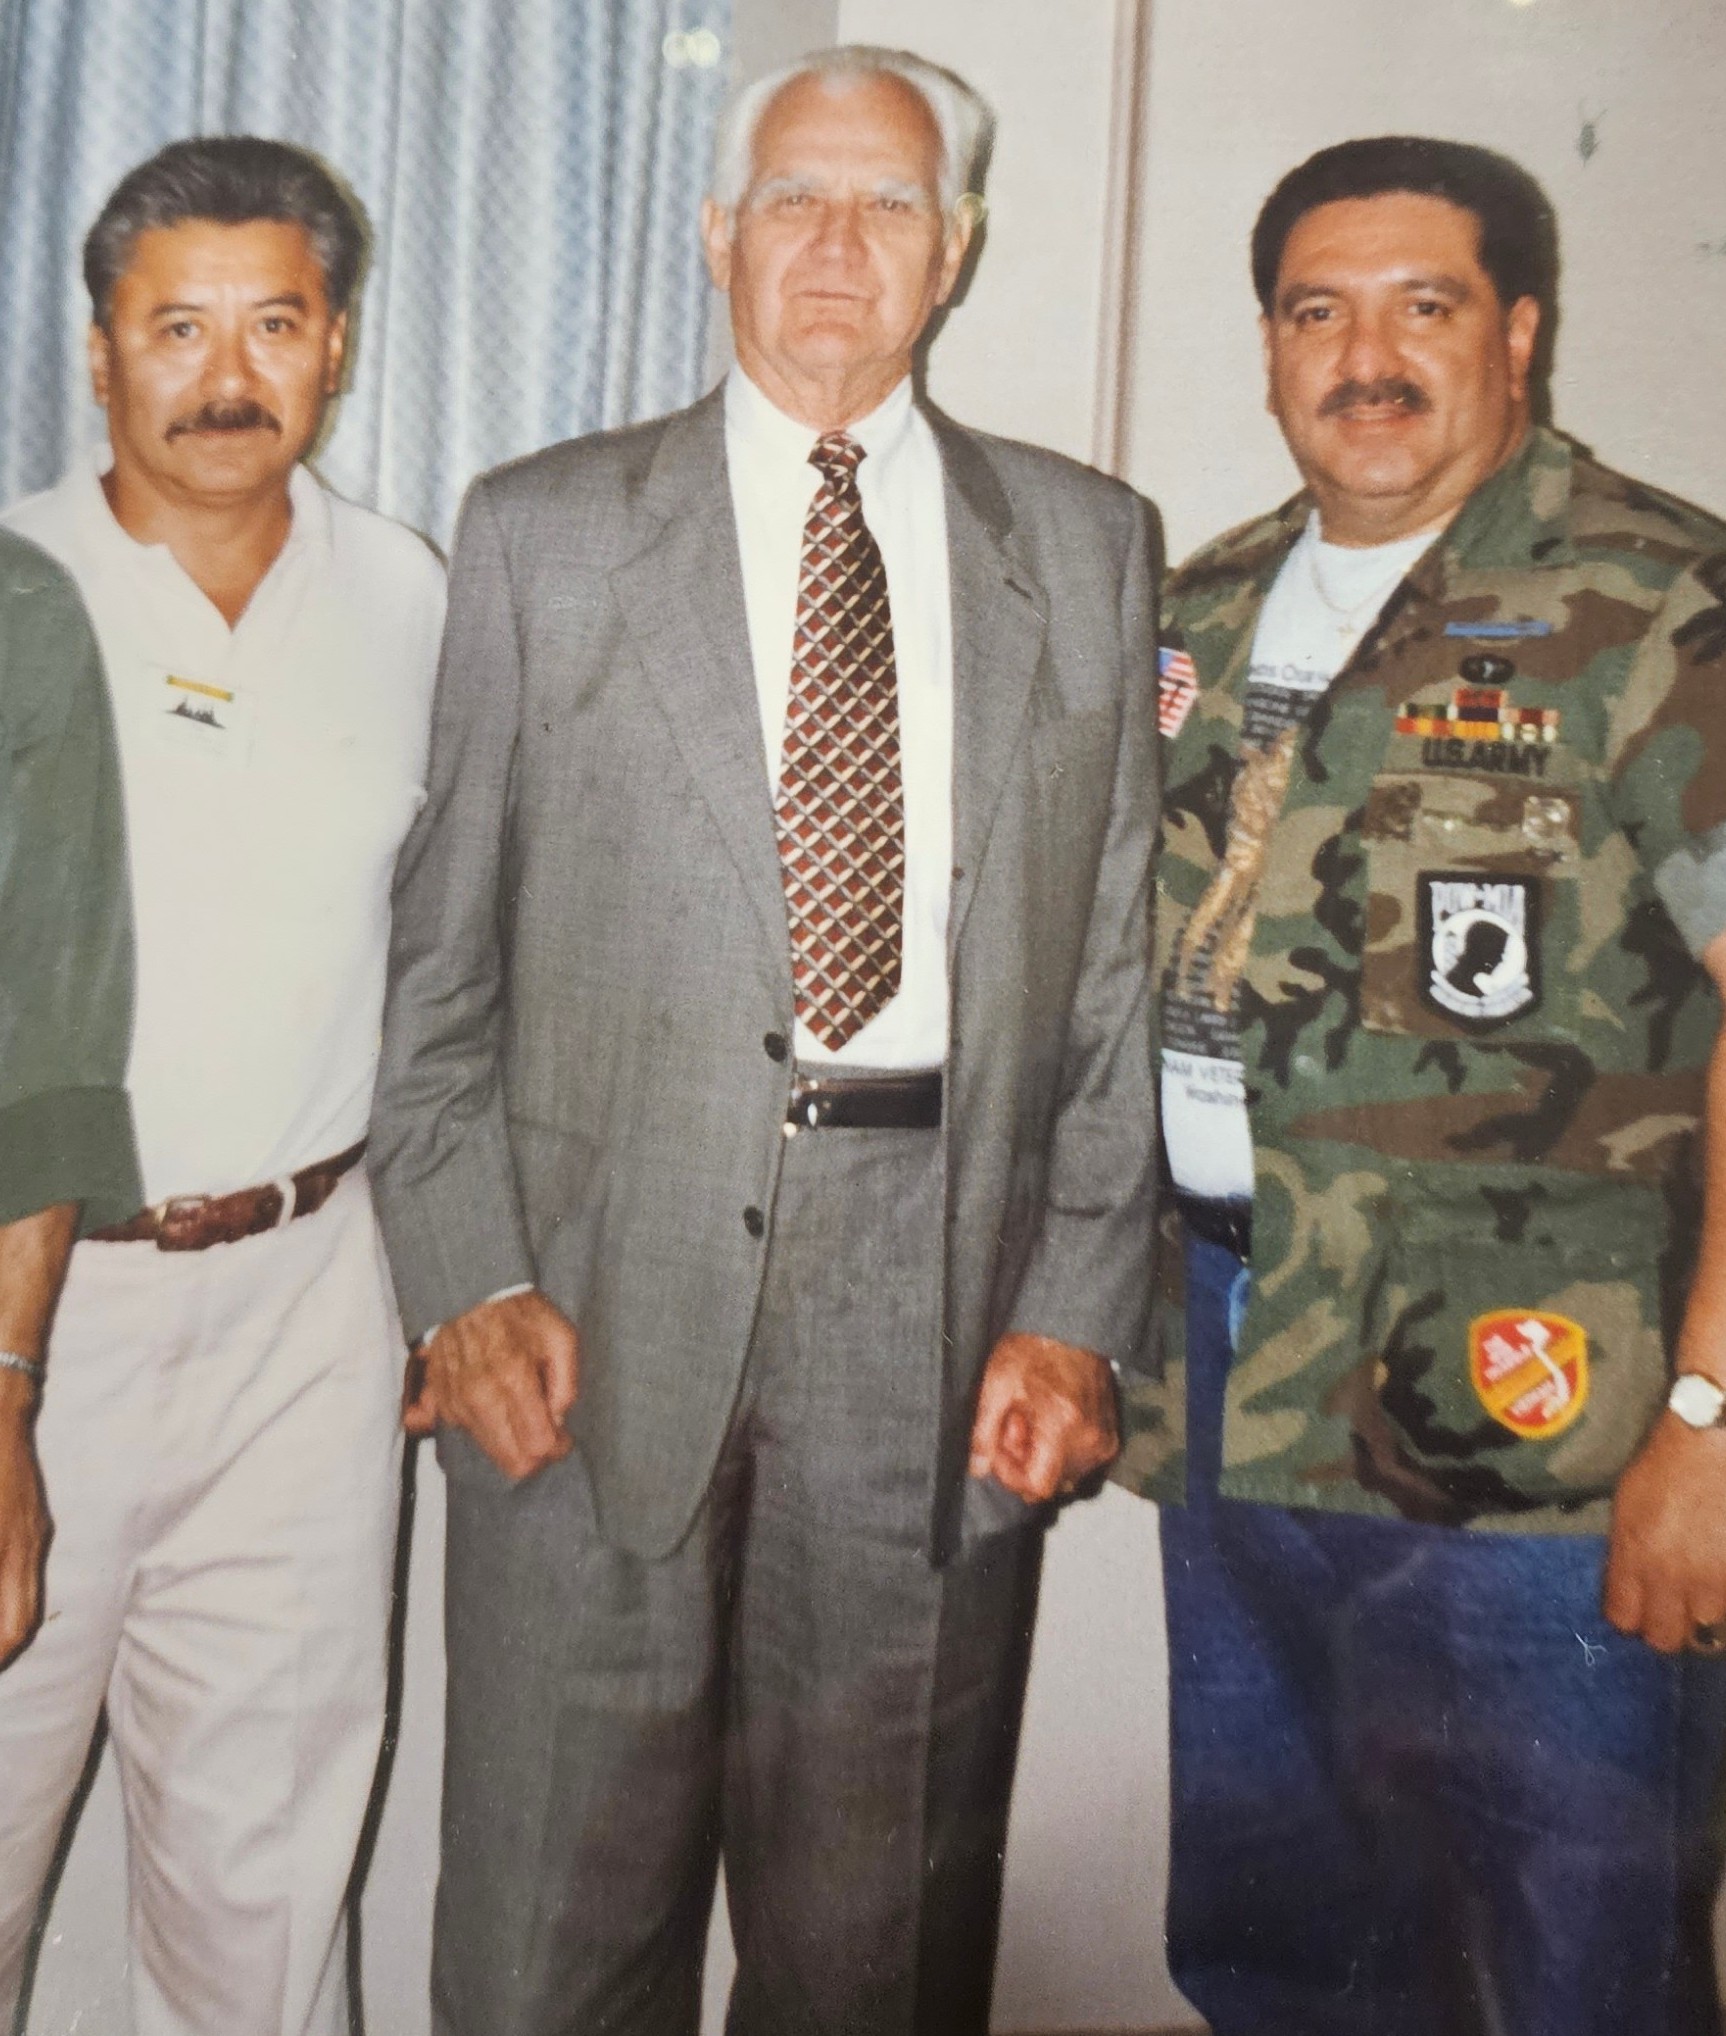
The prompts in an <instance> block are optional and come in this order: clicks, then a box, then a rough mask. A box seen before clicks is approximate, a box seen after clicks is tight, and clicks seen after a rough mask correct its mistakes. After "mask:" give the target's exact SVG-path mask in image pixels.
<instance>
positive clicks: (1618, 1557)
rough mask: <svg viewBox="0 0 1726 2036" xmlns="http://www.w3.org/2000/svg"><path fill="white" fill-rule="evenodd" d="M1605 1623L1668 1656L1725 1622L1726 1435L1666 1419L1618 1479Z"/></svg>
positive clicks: (1662, 1418) (1725, 1431) (1667, 1416)
mask: <svg viewBox="0 0 1726 2036" xmlns="http://www.w3.org/2000/svg"><path fill="white" fill-rule="evenodd" d="M1606 1616H1607V1618H1608V1619H1610V1620H1611V1621H1612V1623H1613V1625H1614V1626H1616V1627H1617V1628H1618V1630H1619V1631H1620V1632H1621V1633H1640V1634H1641V1636H1642V1638H1643V1639H1644V1640H1646V1641H1647V1642H1648V1644H1649V1646H1650V1647H1655V1648H1658V1649H1659V1650H1660V1652H1661V1653H1662V1654H1674V1653H1676V1652H1677V1650H1678V1649H1679V1648H1681V1647H1682V1646H1683V1645H1684V1644H1685V1642H1686V1641H1687V1640H1689V1638H1690V1637H1691V1635H1692V1634H1693V1633H1694V1632H1695V1631H1696V1628H1697V1627H1698V1626H1714V1625H1717V1624H1718V1623H1719V1622H1720V1621H1721V1620H1726V1429H1721V1428H1703V1429H1695V1428H1690V1427H1687V1426H1686V1425H1685V1423H1684V1422H1682V1421H1680V1420H1679V1418H1678V1416H1677V1415H1676V1414H1668V1413H1663V1414H1662V1415H1661V1416H1660V1419H1659V1420H1658V1421H1657V1422H1656V1423H1655V1426H1654V1429H1653V1432H1652V1433H1651V1434H1650V1435H1649V1437H1648V1440H1647V1441H1646V1442H1645V1443H1644V1444H1643V1445H1642V1447H1641V1449H1640V1450H1639V1451H1638V1452H1637V1454H1636V1456H1635V1458H1634V1459H1633V1460H1632V1462H1631V1464H1630V1467H1629V1468H1628V1469H1627V1470H1626V1471H1625V1473H1624V1475H1623V1476H1622V1477H1621V1478H1620V1479H1619V1481H1618V1491H1617V1495H1616V1497H1615V1498H1614V1500H1613V1503H1612V1538H1611V1541H1610V1543H1609V1545H1608V1552H1607V1561H1606Z"/></svg>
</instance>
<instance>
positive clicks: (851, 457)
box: [809, 431, 863, 493]
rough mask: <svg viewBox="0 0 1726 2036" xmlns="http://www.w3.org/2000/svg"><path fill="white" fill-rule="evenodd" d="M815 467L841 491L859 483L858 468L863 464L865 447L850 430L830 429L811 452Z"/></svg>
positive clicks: (830, 483) (812, 464) (825, 479)
mask: <svg viewBox="0 0 1726 2036" xmlns="http://www.w3.org/2000/svg"><path fill="white" fill-rule="evenodd" d="M809 464H810V465H811V466H812V467H814V468H815V469H816V470H817V471H818V472H819V474H820V475H821V478H822V479H823V480H824V481H825V482H826V483H827V485H828V486H829V487H830V488H833V489H836V490H837V491H839V492H840V493H845V492H848V491H849V490H851V489H853V488H855V487H856V485H857V469H858V468H859V467H860V466H861V465H862V464H863V448H862V447H861V446H860V445H859V444H858V443H857V441H856V439H854V438H853V437H852V436H851V434H850V433H849V432H848V431H830V432H828V434H827V436H826V437H825V438H818V439H817V440H816V441H815V444H814V448H813V449H812V451H811V452H810V454H809Z"/></svg>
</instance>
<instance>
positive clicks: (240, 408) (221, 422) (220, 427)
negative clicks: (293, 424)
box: [168, 397, 282, 439]
mask: <svg viewBox="0 0 1726 2036" xmlns="http://www.w3.org/2000/svg"><path fill="white" fill-rule="evenodd" d="M281 428H282V421H281V419H280V418H279V417H275V416H272V415H271V413H270V412H269V411H268V410H266V409H265V408H264V406H263V404H261V403H254V402H253V401H252V400H251V399H250V398H249V397H248V398H247V399H246V400H245V401H244V402H241V403H206V404H204V405H203V407H202V408H201V409H198V410H193V411H190V412H188V414H187V415H186V416H184V417H176V418H175V419H174V421H173V423H172V424H170V425H169V426H168V436H169V438H171V439H173V438H183V437H184V436H185V435H186V433H187V432H189V431H200V432H202V431H274V432H276V433H277V434H278V435H279V434H280V432H281Z"/></svg>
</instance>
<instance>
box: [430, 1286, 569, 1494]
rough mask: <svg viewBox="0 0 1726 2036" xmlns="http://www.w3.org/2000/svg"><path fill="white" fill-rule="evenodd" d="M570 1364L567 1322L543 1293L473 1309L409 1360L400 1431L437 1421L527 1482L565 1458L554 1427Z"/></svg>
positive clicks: (564, 1410)
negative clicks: (461, 1430) (469, 1438)
mask: <svg viewBox="0 0 1726 2036" xmlns="http://www.w3.org/2000/svg"><path fill="white" fill-rule="evenodd" d="M417 1366H423V1367H424V1371H423V1376H421V1377H419V1378H418V1379H417V1381H416V1380H415V1377H414V1368H415V1367H417ZM580 1366H581V1350H580V1341H579V1339H578V1337H577V1336H576V1333H575V1326H574V1324H573V1323H571V1322H570V1321H568V1320H567V1319H566V1318H565V1317H564V1316H563V1315H561V1314H560V1313H559V1312H558V1310H557V1309H556V1308H554V1307H553V1306H552V1304H551V1303H550V1302H549V1301H548V1300H547V1299H546V1298H545V1296H544V1295H543V1294H540V1293H528V1294H508V1295H506V1296H505V1297H504V1298H503V1299H502V1300H500V1301H482V1302H481V1303H480V1304H479V1306H478V1307H477V1308H470V1309H469V1310H468V1311H467V1313H466V1314H465V1315H458V1316H457V1317H456V1318H455V1320H454V1321H453V1322H446V1323H444V1324H443V1326H442V1327H441V1328H440V1329H439V1330H438V1331H437V1332H436V1333H435V1334H434V1335H433V1337H432V1339H431V1341H430V1343H428V1344H427V1345H426V1346H425V1348H424V1350H423V1351H422V1353H421V1354H420V1356H419V1357H418V1358H416V1359H413V1360H410V1370H409V1380H410V1384H409V1391H408V1395H407V1399H406V1403H405V1404H404V1406H403V1408H402V1426H403V1427H404V1428H406V1430H407V1431H408V1433H409V1434H410V1435H429V1434H430V1433H431V1431H432V1430H433V1429H434V1428H435V1427H436V1426H437V1425H438V1423H439V1422H440V1421H446V1422H448V1423H450V1425H451V1426H453V1427H456V1428H465V1429H466V1430H467V1432H468V1433H469V1434H470V1435H471V1436H472V1437H473V1439H474V1440H475V1441H476V1442H477V1443H478V1444H479V1446H480V1448H481V1449H483V1450H484V1451H485V1453H486V1455H487V1456H489V1457H490V1458H491V1460H492V1462H493V1463H495V1464H496V1465H497V1467H498V1469H499V1470H501V1471H502V1472H503V1473H504V1475H505V1476H506V1477H512V1478H525V1477H531V1476H532V1475H533V1473H534V1472H535V1471H536V1470H543V1469H544V1468H545V1466H546V1465H547V1464H548V1463H555V1462H557V1460H558V1458H559V1457H563V1456H567V1455H568V1454H569V1452H570V1449H571V1447H572V1444H571V1442H570V1439H569V1431H568V1430H567V1429H566V1428H565V1427H564V1425H563V1423H564V1417H565V1416H566V1415H567V1414H568V1412H569V1410H570V1408H571V1407H573V1406H574V1405H575V1395H576V1387H577V1382H578V1379H579V1376H580Z"/></svg>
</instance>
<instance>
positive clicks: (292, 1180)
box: [90, 1138, 366, 1251]
mask: <svg viewBox="0 0 1726 2036" xmlns="http://www.w3.org/2000/svg"><path fill="white" fill-rule="evenodd" d="M365 1149H366V1142H365V1140H364V1139H363V1138H362V1139H361V1140H360V1142H359V1144H358V1145H350V1146H349V1147H348V1149H347V1151H346V1152H338V1153H337V1154H336V1156H335V1157H334V1158H333V1159H319V1160H314V1161H313V1162H312V1164H311V1165H310V1166H303V1167H301V1168H300V1170H299V1172H298V1173H297V1174H290V1175H289V1176H288V1178H287V1180H286V1181H266V1182H265V1183H264V1185H263V1186H262V1187H258V1188H236V1189H235V1190H234V1192H233V1193H232V1194H231V1195H170V1196H169V1197H168V1199H167V1200H166V1201H165V1202H154V1203H152V1204H151V1206H150V1207H149V1208H148V1209H140V1210H139V1211H138V1213H137V1215H136V1216H128V1217H127V1218H126V1220H125V1222H124V1223H110V1224H109V1225H108V1227H107V1229H106V1230H92V1231H91V1232H90V1241H91V1242H94V1243H100V1244H153V1245H154V1246H155V1247H156V1249H157V1250H158V1251H208V1250H209V1248H210V1246H211V1245H212V1244H237V1243H238V1242H239V1240H240V1239H241V1238H242V1237H257V1236H259V1235H261V1234H262V1232H264V1231H266V1230H279V1229H280V1228H281V1227H282V1225H283V1224H285V1223H291V1222H292V1221H293V1220H294V1218H295V1217H296V1216H310V1215H311V1214H312V1213H313V1212H314V1211H315V1210H318V1209H321V1208H322V1207H323V1206H324V1204H325V1203H326V1202H327V1201H328V1200H329V1199H330V1197H331V1196H332V1195H333V1194H334V1193H335V1191H336V1183H337V1182H338V1181H339V1180H340V1179H341V1177H342V1175H343V1174H345V1173H347V1172H348V1171H349V1170H350V1169H351V1168H353V1167H355V1166H357V1165H358V1164H359V1160H360V1156H361V1154H362V1153H363V1152H364V1151H365Z"/></svg>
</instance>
